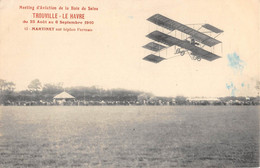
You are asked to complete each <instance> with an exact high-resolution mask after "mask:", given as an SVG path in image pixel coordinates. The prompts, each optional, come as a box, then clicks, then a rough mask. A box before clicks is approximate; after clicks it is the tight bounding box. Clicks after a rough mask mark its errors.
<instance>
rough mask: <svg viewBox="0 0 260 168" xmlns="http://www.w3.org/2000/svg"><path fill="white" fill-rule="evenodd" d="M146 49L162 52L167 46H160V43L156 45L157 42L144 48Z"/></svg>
mask: <svg viewBox="0 0 260 168" xmlns="http://www.w3.org/2000/svg"><path fill="white" fill-rule="evenodd" d="M143 47H144V48H146V49H148V50H152V51H155V52H157V51H160V50H162V49H164V48H166V47H165V46H163V45H161V44H158V43H155V42H150V43H148V44H146V45H144V46H143Z"/></svg>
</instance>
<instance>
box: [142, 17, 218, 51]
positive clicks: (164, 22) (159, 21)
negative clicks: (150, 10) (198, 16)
mask: <svg viewBox="0 0 260 168" xmlns="http://www.w3.org/2000/svg"><path fill="white" fill-rule="evenodd" d="M147 20H148V21H150V22H152V23H154V24H156V25H159V26H162V27H164V28H166V29H168V30H171V31H173V30H179V31H181V32H183V33H186V34H188V35H190V36H192V37H193V38H194V39H195V40H197V41H199V42H200V43H202V44H205V45H207V46H209V47H212V46H214V45H216V44H218V43H221V42H220V41H218V40H216V39H214V38H212V37H210V36H208V35H206V34H204V33H201V32H199V31H197V30H194V29H192V28H190V27H188V26H186V25H184V24H181V23H179V22H176V21H174V20H172V19H169V18H167V17H165V16H163V15H160V14H155V15H153V16H151V17H150V18H148V19H147Z"/></svg>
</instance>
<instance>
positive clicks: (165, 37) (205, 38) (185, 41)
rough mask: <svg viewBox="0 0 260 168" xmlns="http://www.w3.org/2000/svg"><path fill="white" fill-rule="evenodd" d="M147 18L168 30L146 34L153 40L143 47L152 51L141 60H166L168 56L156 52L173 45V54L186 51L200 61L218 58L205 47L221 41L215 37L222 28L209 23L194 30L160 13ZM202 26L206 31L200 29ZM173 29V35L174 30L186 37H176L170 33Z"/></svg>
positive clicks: (180, 54)
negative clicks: (166, 31)
mask: <svg viewBox="0 0 260 168" xmlns="http://www.w3.org/2000/svg"><path fill="white" fill-rule="evenodd" d="M147 20H148V21H150V22H152V23H154V24H155V25H158V26H161V27H162V28H163V29H166V30H168V31H169V32H168V33H164V32H161V31H158V30H155V31H153V32H151V33H149V34H148V35H147V36H146V37H148V38H149V39H151V40H153V42H149V43H148V44H146V45H144V46H143V47H144V48H146V49H148V50H151V51H153V52H154V53H152V54H150V55H148V56H146V57H144V58H143V60H146V61H150V62H153V63H159V62H161V61H163V60H167V59H168V58H164V57H161V56H160V54H159V56H158V55H156V53H159V52H160V51H162V50H165V49H166V50H167V49H168V48H169V47H172V46H175V54H177V55H179V56H184V55H185V54H186V53H187V54H188V55H189V56H190V57H191V59H192V60H197V61H200V60H201V59H205V60H207V61H213V60H216V59H218V58H220V56H218V55H216V54H214V52H211V51H208V49H206V47H207V48H213V49H214V46H215V45H217V44H219V43H221V41H219V40H217V39H216V37H218V36H219V35H220V34H221V33H223V32H224V31H223V30H220V29H218V28H216V27H215V26H212V25H210V24H199V26H200V27H199V28H198V29H197V30H196V29H194V28H191V27H189V26H187V25H184V24H181V23H179V22H177V21H174V20H172V19H169V18H167V17H165V16H163V15H160V14H155V15H153V16H151V17H150V18H148V19H147ZM202 28H203V29H205V30H207V31H208V32H202V31H200V29H202ZM173 31H175V35H176V32H180V33H183V34H185V35H186V38H177V36H172V35H171V34H172V32H173ZM211 34H213V35H214V37H213V36H211Z"/></svg>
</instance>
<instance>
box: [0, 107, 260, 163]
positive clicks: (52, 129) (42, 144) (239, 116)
mask: <svg viewBox="0 0 260 168" xmlns="http://www.w3.org/2000/svg"><path fill="white" fill-rule="evenodd" d="M0 110H1V111H0V167H258V166H259V107H256V106H247V107H246V106H219V107H217V106H156V107H152V106H138V107H135V106H116V107H109V106H96V107H95V106H92V107H82V106H80V107H75V106H74V107H0Z"/></svg>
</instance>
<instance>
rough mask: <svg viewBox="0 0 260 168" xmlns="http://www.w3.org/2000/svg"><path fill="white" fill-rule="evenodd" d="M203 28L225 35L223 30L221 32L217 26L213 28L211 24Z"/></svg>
mask: <svg viewBox="0 0 260 168" xmlns="http://www.w3.org/2000/svg"><path fill="white" fill-rule="evenodd" d="M202 27H204V28H206V29H208V30H210V31H212V32H214V33H223V32H224V31H223V30H220V29H218V28H216V27H215V26H212V25H210V24H204V25H202Z"/></svg>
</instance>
